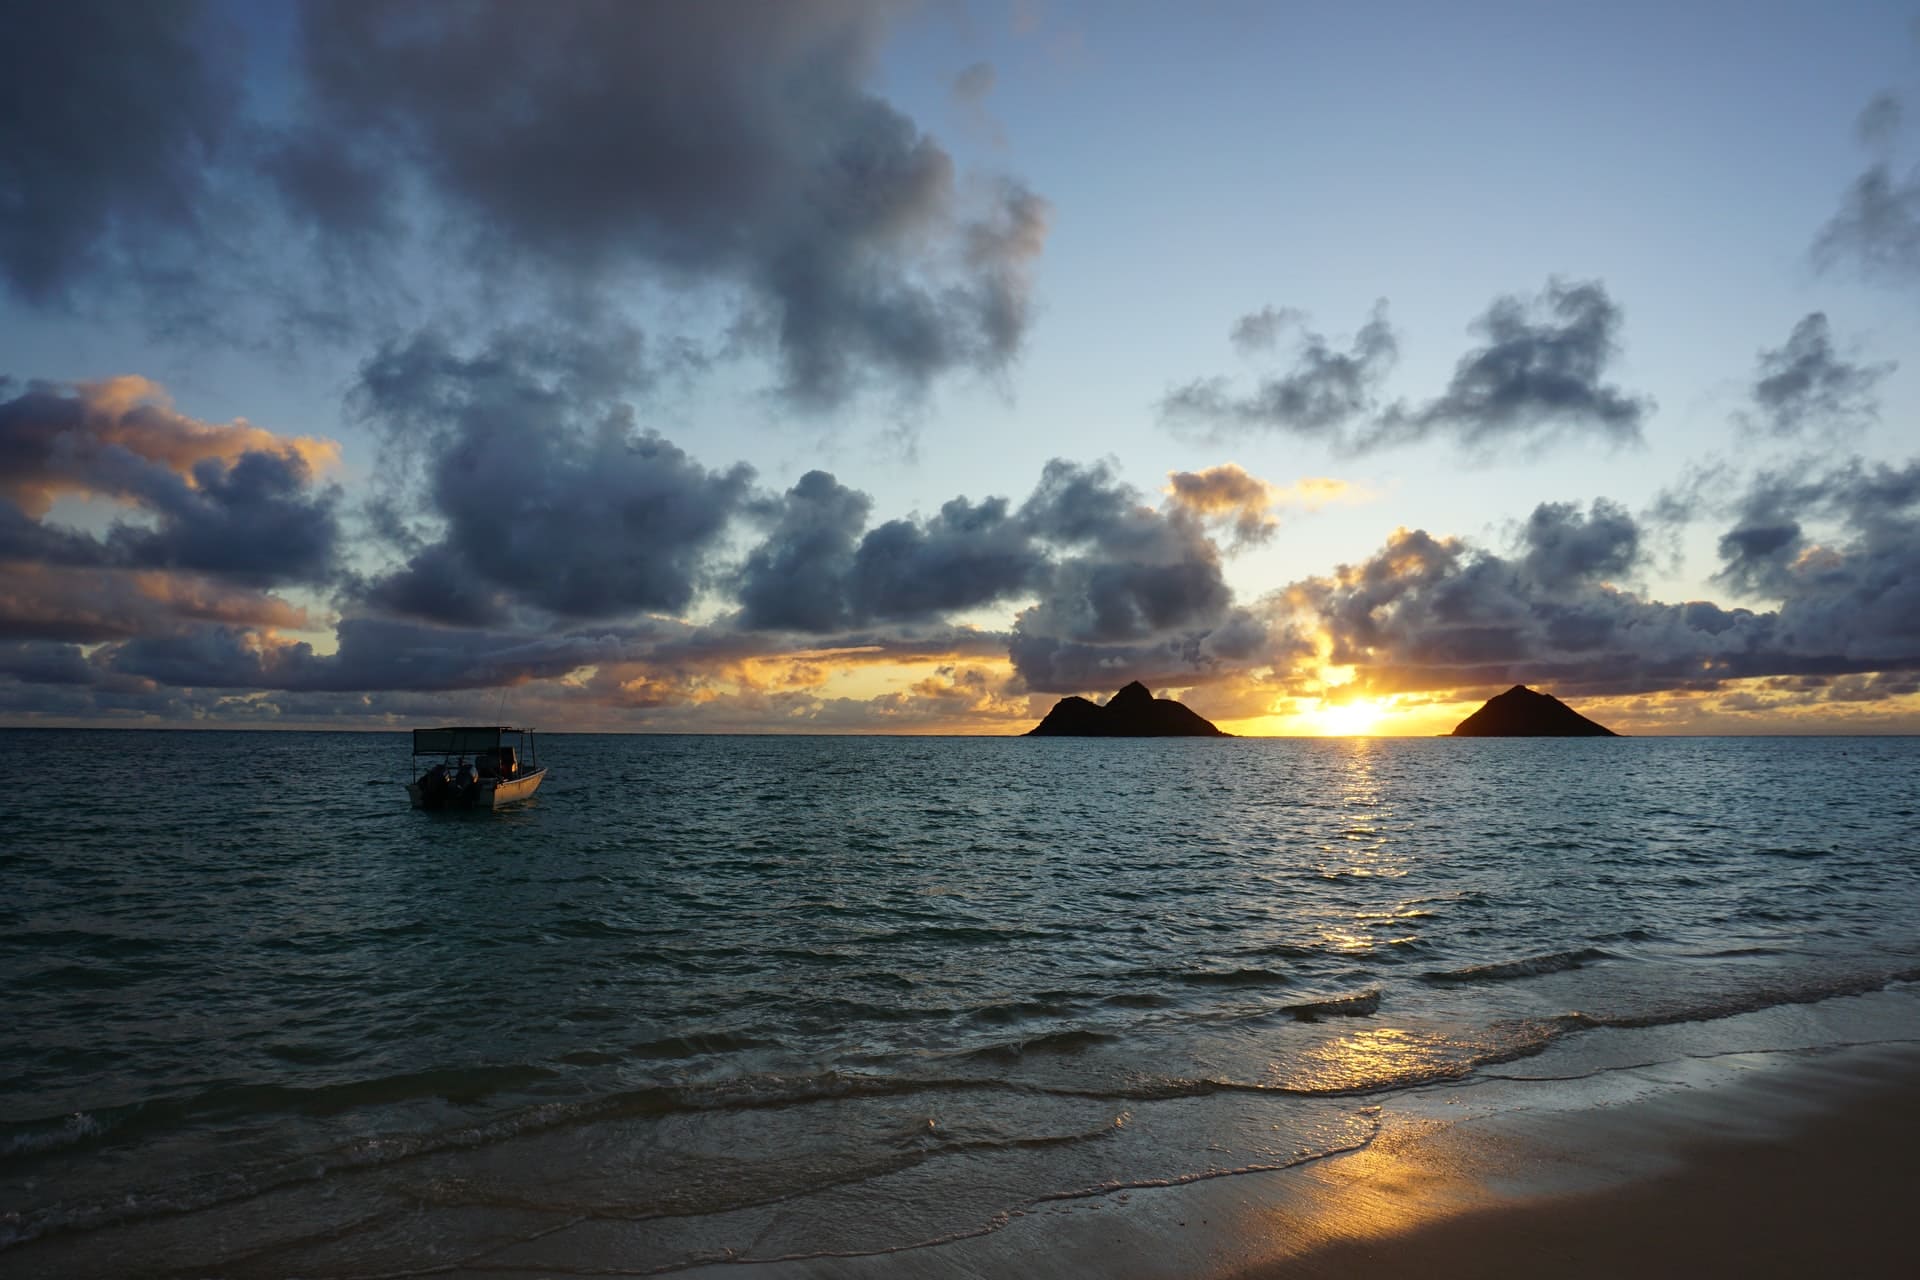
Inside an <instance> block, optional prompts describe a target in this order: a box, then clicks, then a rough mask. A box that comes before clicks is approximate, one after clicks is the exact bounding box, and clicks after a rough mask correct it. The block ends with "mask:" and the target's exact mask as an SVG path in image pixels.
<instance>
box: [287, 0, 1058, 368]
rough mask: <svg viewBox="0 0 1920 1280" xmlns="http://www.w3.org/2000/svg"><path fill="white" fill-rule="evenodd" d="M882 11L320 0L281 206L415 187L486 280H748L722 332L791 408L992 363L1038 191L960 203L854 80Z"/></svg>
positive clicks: (946, 173)
mask: <svg viewBox="0 0 1920 1280" xmlns="http://www.w3.org/2000/svg"><path fill="white" fill-rule="evenodd" d="M893 8H894V6H892V5H890V4H879V3H868V4H861V3H847V2H845V0H782V2H781V3H721V4H710V5H696V6H688V7H676V8H672V9H669V10H666V11H661V10H658V9H654V8H646V7H638V6H633V5H625V4H615V3H582V4H576V5H569V6H566V7H565V8H564V9H562V10H559V11H549V10H535V9H532V8H529V7H527V6H524V5H518V4H511V3H498V4H482V5H477V6H469V7H466V8H462V9H460V10H459V11H458V12H457V13H456V12H455V11H451V10H447V9H445V8H443V7H440V6H436V5H430V4H404V3H402V4H353V3H320V4H311V5H308V6H306V7H305V8H304V9H303V17H304V21H303V24H302V25H303V31H304V42H303V45H302V49H303V55H304V58H303V69H304V72H305V83H306V92H307V98H306V102H307V106H308V109H307V110H306V111H305V112H304V113H303V114H302V116H301V117H300V118H299V119H298V120H296V121H295V122H294V123H293V124H292V125H291V126H290V127H289V128H288V130H287V131H286V134H285V137H284V140H283V144H282V147H281V150H280V151H279V152H278V158H277V165H276V168H275V170H274V172H275V174H276V176H277V178H278V180H279V191H280V195H281V197H282V199H283V201H284V202H285V204H286V205H287V207H288V208H289V209H290V210H291V211H292V212H293V214H294V216H296V217H297V218H299V219H302V220H304V221H305V222H306V223H308V224H310V225H312V226H314V227H315V228H317V229H318V230H319V232H320V233H321V234H322V235H323V236H327V237H338V238H348V237H354V236H364V235H366V234H368V233H369V232H370V231H372V230H376V229H378V228H379V227H381V226H383V225H386V224H388V223H390V222H392V221H393V220H394V219H395V218H398V217H399V216H400V214H399V213H398V212H396V211H400V210H404V209H406V208H407V207H408V206H409V204H410V202H415V201H417V200H419V199H422V198H424V199H426V200H428V201H429V202H430V204H429V205H428V206H427V207H429V208H433V209H437V210H438V211H439V212H440V213H442V214H444V215H446V216H447V217H449V218H451V219H452V222H453V225H454V226H455V227H457V228H459V229H460V230H461V231H462V232H463V233H464V246H463V252H464V254H465V257H466V259H467V263H468V264H469V265H470V266H471V267H472V268H474V269H475V270H476V271H479V272H482V273H486V274H497V273H506V275H507V276H509V277H511V276H512V275H513V274H514V273H518V272H522V271H536V272H540V273H543V274H551V273H559V274H560V275H561V276H562V277H563V278H565V279H568V280H570V281H572V282H573V283H574V285H575V286H577V287H582V288H590V289H591V288H598V287H601V286H604V285H607V284H608V283H610V282H612V281H633V280H644V281H649V282H653V283H656V284H664V285H666V286H668V287H669V288H678V287H683V286H686V285H689V284H710V285H715V284H717V285H721V286H724V287H726V288H728V289H731V290H736V291H740V292H741V293H742V295H743V296H744V298H745V299H746V312H745V316H744V319H745V320H746V323H744V324H740V325H737V326H736V328H735V332H736V334H737V335H741V336H744V337H747V338H749V339H750V340H753V341H756V342H764V343H766V344H769V345H770V346H771V348H772V350H773V352H774V354H775V355H776V357H777V359H778V361H779V365H780V368H781V373H782V388H783V390H784V391H785V392H786V393H787V394H788V395H789V397H791V398H792V399H793V400H795V401H796V402H800V403H803V404H808V405H815V406H821V405H830V404H834V403H837V402H838V401H840V400H842V399H844V398H845V397H847V396H848V395H851V394H853V393H854V392H855V391H857V390H858V389H859V388H860V387H861V386H863V385H865V384H867V383H868V382H869V381H873V380H878V381H880V382H882V383H886V384H890V385H893V386H898V387H904V388H906V389H908V390H910V391H917V390H919V389H921V388H924V387H925V386H926V385H927V384H928V383H929V382H930V381H931V380H932V379H933V378H935V377H937V376H939V375H941V374H943V373H947V372H950V371H954V370H958V369H968V368H971V369H984V370H992V369H997V368H999V367H1000V366H1001V365H1002V364H1004V362H1005V361H1006V360H1008V359H1010V358H1011V357H1012V355H1013V354H1014V353H1015V351H1016V350H1017V349H1018V347H1019V344H1020V341H1021V339H1022V337H1023V336H1024V333H1025V329H1026V325H1027V291H1028V273H1029V268H1030V266H1031V263H1032V261H1033V259H1034V258H1035V257H1036V256H1037V254H1038V253H1039V251H1040V248H1041V245H1042V243H1043V242H1044V238H1045V224H1046V206H1045V202H1044V201H1042V200H1040V199H1039V198H1038V197H1036V196H1034V195H1033V194H1032V193H1031V192H1030V191H1028V190H1027V189H1026V188H1025V187H1024V186H1022V185H1021V184H1019V183H1018V182H1015V181H1012V180H1004V181H1001V182H998V183H991V184H986V185H985V186H984V187H983V188H982V189H981V192H982V193H981V194H980V196H979V198H978V200H977V201H975V200H970V199H968V198H967V197H965V196H964V195H963V194H962V191H961V188H960V185H959V184H958V183H957V182H956V174H955V166H954V162H953V159H952V157H951V156H950V155H949V154H948V153H947V152H946V151H945V150H944V149H943V148H942V147H941V146H940V145H939V143H938V142H936V141H935V140H934V139H933V138H931V137H930V136H928V135H927V134H925V133H923V132H922V131H921V130H920V129H919V128H918V127H917V126H916V125H915V124H914V122H913V121H912V120H910V119H908V118H907V117H906V116H905V115H903V114H902V113H901V112H899V111H898V110H897V109H895V108H894V107H893V106H892V105H890V104H889V103H888V102H887V101H885V100H884V99H882V98H880V97H878V96H876V95H874V94H873V93H871V92H869V91H868V90H867V89H866V87H865V85H866V82H867V81H868V79H869V78H870V76H871V74H872V70H873V64H874V61H875V57H876V53H877V49H878V46H879V44H880V41H881V39H882V38H883V37H884V35H885V34H886V32H887V28H888V25H889V22H890V19H891V10H892V9H893ZM476 84H485V85H487V86H488V92H487V93H486V94H484V95H480V96H478V97H476V95H475V94H474V93H473V86H474V85H476ZM338 175H348V176H351V178H352V182H350V183H348V184H346V187H345V189H346V190H348V191H350V192H352V193H353V195H352V198H351V199H348V200H341V199H339V198H338V197H337V196H336V195H334V194H332V193H336V192H338V191H340V190H342V184H341V182H340V181H339V180H338ZM322 179H324V180H322Z"/></svg>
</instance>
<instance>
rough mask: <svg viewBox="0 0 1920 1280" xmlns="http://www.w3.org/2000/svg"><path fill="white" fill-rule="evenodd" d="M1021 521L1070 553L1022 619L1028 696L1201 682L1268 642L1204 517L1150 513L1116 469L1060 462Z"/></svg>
mask: <svg viewBox="0 0 1920 1280" xmlns="http://www.w3.org/2000/svg"><path fill="white" fill-rule="evenodd" d="M1020 518H1021V520H1022V521H1023V522H1025V524H1026V525H1027V527H1028V528H1029V529H1031V530H1032V531H1033V533H1034V536H1035V537H1037V538H1040V539H1043V540H1045V541H1047V542H1050V543H1052V544H1054V545H1055V546H1056V547H1058V548H1059V549H1060V550H1061V552H1062V554H1061V556H1060V557H1059V558H1058V559H1057V560H1056V561H1055V563H1054V566H1053V571H1052V573H1051V574H1050V576H1049V578H1048V581H1047V584H1046V586H1045V588H1044V589H1043V590H1042V592H1041V594H1040V598H1039V599H1038V601H1037V602H1036V603H1034V604H1033V605H1031V606H1029V607H1028V608H1026V609H1024V610H1022V611H1021V612H1020V614H1019V615H1018V617H1017V618H1016V619H1015V621H1014V635H1013V640H1012V642H1011V644H1010V645H1009V649H1008V656H1009V657H1010V658H1011V659H1012V661H1013V666H1014V670H1015V671H1016V672H1017V673H1018V674H1019V676H1020V678H1021V679H1022V680H1023V681H1024V682H1025V684H1026V686H1027V688H1029V689H1031V690H1034V691H1035V692H1053V693H1077V692H1081V691H1084V690H1088V689H1100V688H1105V687H1106V686H1107V685H1109V684H1110V683H1113V684H1114V687H1118V684H1120V683H1125V681H1126V680H1128V679H1140V680H1146V681H1148V682H1149V683H1150V684H1161V685H1164V684H1179V685H1190V684H1199V683H1204V682H1206V681H1208V680H1211V679H1216V678H1219V676H1220V675H1221V674H1222V673H1223V672H1224V671H1225V670H1226V669H1227V667H1226V665H1225V664H1236V665H1245V664H1246V660H1248V659H1250V658H1252V657H1253V656H1254V655H1255V654H1256V653H1257V652H1258V651H1259V650H1260V649H1261V646H1262V645H1264V644H1265V643H1266V641H1267V631H1266V627H1265V626H1264V624H1262V623H1261V622H1260V621H1259V620H1258V619H1257V618H1255V617H1254V616H1253V615H1252V614H1251V613H1249V612H1248V611H1247V610H1245V609H1241V608H1237V607H1236V606H1235V604H1234V600H1233V592H1232V589H1231V588H1229V587H1228V586H1227V584H1226V581H1225V579H1224V578H1223V577H1222V576H1221V570H1220V557H1219V552H1218V549H1217V548H1216V547H1215V546H1214V544H1213V542H1212V540H1211V539H1210V538H1208V537H1207V535H1206V532H1205V530H1204V528H1203V527H1202V525H1201V524H1200V522H1199V521H1198V520H1197V519H1196V518H1195V517H1194V515H1193V514H1192V513H1191V512H1190V511H1188V510H1187V509H1186V508H1185V507H1182V506H1180V505H1178V504H1175V503H1170V504H1169V505H1168V506H1167V508H1166V509H1164V510H1155V509H1154V508H1152V507H1150V506H1147V505H1146V504H1145V503H1144V502H1143V501H1142V500H1141V495H1140V494H1139V493H1138V492H1136V491H1135V490H1133V489H1132V488H1131V487H1129V486H1127V485H1124V484H1122V483H1120V482H1119V481H1118V480H1117V478H1116V477H1115V476H1114V475H1113V473H1112V471H1111V469H1110V468H1108V467H1107V466H1106V465H1105V464H1096V465H1093V466H1079V465H1076V464H1074V463H1070V462H1067V461H1065V460H1063V459H1055V460H1054V461H1052V462H1049V463H1048V464H1047V466H1046V468H1045V470H1044V471H1043V473H1042V475H1041V479H1040V484H1039V485H1038V487H1037V488H1036V489H1035V490H1034V493H1033V495H1032V496H1031V497H1029V498H1028V499H1027V501H1026V503H1025V504H1024V505H1023V506H1022V507H1021V509H1020ZM1122 673H1125V674H1124V675H1123V678H1122V679H1121V680H1119V681H1118V682H1117V683H1116V682H1115V681H1114V677H1115V676H1116V675H1117V674H1122Z"/></svg>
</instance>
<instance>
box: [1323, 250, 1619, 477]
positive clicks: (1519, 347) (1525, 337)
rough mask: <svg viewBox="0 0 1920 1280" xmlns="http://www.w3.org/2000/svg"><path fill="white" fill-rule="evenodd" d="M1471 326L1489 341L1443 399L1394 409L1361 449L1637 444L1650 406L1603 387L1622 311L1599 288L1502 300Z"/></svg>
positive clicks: (1458, 370)
mask: <svg viewBox="0 0 1920 1280" xmlns="http://www.w3.org/2000/svg"><path fill="white" fill-rule="evenodd" d="M1473 327H1474V329H1475V331H1476V332H1478V333H1480V334H1481V335H1482V336H1483V337H1485V339H1486V343H1485V345H1483V346H1481V347H1478V348H1476V349H1475V350H1473V351H1470V352H1468V353H1467V354H1466V355H1464V356H1462V357H1461V358H1460V361H1459V363H1458V364H1456V365H1455V366H1454V371H1453V379H1452V381H1450V382H1449V383H1448V384H1447V389H1446V391H1444V392H1443V393H1442V394H1441V395H1440V396H1439V397H1438V398H1437V399H1434V400H1432V401H1429V402H1428V403H1427V404H1425V405H1422V406H1420V407H1418V408H1415V409H1407V408H1403V407H1398V406H1396V407H1395V408H1394V409H1393V410H1391V411H1389V412H1388V413H1387V414H1385V415H1384V416H1383V417H1382V418H1381V419H1380V421H1379V422H1378V423H1376V424H1375V425H1374V427H1373V428H1372V429H1371V431H1369V432H1368V433H1367V434H1366V435H1364V436H1363V437H1361V438H1360V439H1359V440H1358V441H1356V447H1358V448H1362V449H1370V448H1377V447H1381V446H1384V445H1390V444H1401V443H1407V442H1412V441H1418V440H1424V439H1428V438H1431V437H1435V436H1439V437H1444V438H1447V439H1451V440H1453V441H1454V442H1455V443H1457V444H1459V445H1461V446H1463V447H1465V448H1467V449H1470V450H1479V449H1486V448H1493V447H1495V446H1500V445H1534V444H1544V443H1546V442H1547V441H1549V440H1551V439H1553V438H1554V437H1556V436H1562V435H1583V434H1584V435H1592V436H1597V437H1599V438H1600V439H1603V440H1606V441H1608V442H1610V443H1613V444H1624V443H1630V442H1633V441H1637V440H1638V439H1639V438H1640V424H1641V421H1642V420H1643V419H1644V418H1645V416H1646V415H1647V413H1648V412H1650V410H1651V409H1652V401H1651V400H1649V399H1647V398H1646V397H1644V396H1635V395H1631V394H1628V393H1626V392H1624V391H1622V390H1621V389H1620V388H1618V387H1616V386H1612V385H1610V384H1608V383H1607V382H1606V381H1605V378H1606V374H1607V366H1608V365H1609V364H1610V363H1611V361H1612V359H1613V357H1614V354H1615V352H1616V350H1617V348H1618V335H1619V330H1620V308H1619V307H1618V306H1617V305H1615V303H1614V301H1613V299H1612V298H1610V297H1608V296H1607V291H1606V289H1605V288H1604V287H1603V286H1601V285H1600V284H1599V283H1598V282H1596V281H1585V282H1578V283H1571V284H1570V283H1568V282H1566V281H1563V280H1553V281H1550V282H1549V283H1548V284H1547V287H1546V290H1545V291H1544V292H1543V293H1541V295H1540V296H1539V297H1538V298H1536V299H1535V300H1534V301H1533V302H1532V304H1531V305H1529V304H1527V303H1525V302H1523V301H1522V300H1521V299H1519V298H1516V297H1504V298H1498V299H1495V301H1494V302H1493V304H1492V305H1491V306H1489V307H1488V308H1487V311H1486V313H1485V314H1484V315H1482V316H1481V317H1480V318H1479V319H1478V320H1477V321H1475V322H1474V326H1473Z"/></svg>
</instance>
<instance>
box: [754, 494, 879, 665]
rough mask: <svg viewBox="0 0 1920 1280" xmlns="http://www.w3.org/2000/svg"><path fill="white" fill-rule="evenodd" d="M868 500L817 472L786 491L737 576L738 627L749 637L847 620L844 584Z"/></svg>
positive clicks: (826, 628)
mask: <svg viewBox="0 0 1920 1280" xmlns="http://www.w3.org/2000/svg"><path fill="white" fill-rule="evenodd" d="M872 507H873V501H872V499H870V498H868V497H867V495H866V494H864V493H860V492H858V491H857V490H854V489H849V488H847V487H846V486H845V485H843V484H841V483H840V482H839V481H837V480H835V479H834V478H833V477H832V476H831V475H829V474H827V473H826V472H824V471H809V472H807V474H806V475H804V476H801V477H800V483H798V484H796V485H794V486H793V488H792V489H790V490H788V491H787V494H786V496H785V499H784V500H783V501H782V502H781V504H780V507H779V515H778V517H777V519H776V520H775V523H774V527H773V530H772V532H771V533H769V534H768V535H767V539H766V541H764V542H762V543H761V544H760V545H759V546H757V547H755V548H754V549H753V550H752V552H750V553H749V554H748V556H747V561H746V564H745V565H744V566H742V568H741V571H740V584H739V597H740V621H741V625H742V626H745V627H748V628H750V629H755V630H768V629H785V630H793V631H813V632H820V631H833V630H836V629H838V628H841V627H845V626H847V625H848V623H849V622H851V621H852V617H851V610H850V608H849V606H848V602H847V588H846V584H847V578H848V575H849V574H850V573H851V572H852V570H853V556H854V544H855V540H856V539H857V538H858V537H859V535H860V530H861V529H862V528H864V527H865V526H866V523H867V512H868V511H870V510H871V509H872Z"/></svg>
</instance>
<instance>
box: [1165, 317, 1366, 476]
mask: <svg viewBox="0 0 1920 1280" xmlns="http://www.w3.org/2000/svg"><path fill="white" fill-rule="evenodd" d="M1297 322H1298V313H1297V312H1293V311H1276V310H1275V309H1273V308H1271V307H1268V308H1265V309H1264V310H1261V311H1258V312H1255V313H1253V314H1252V315H1248V316H1243V317H1241V318H1240V320H1239V321H1238V322H1236V323H1235V325H1234V328H1233V341H1234V344H1235V345H1236V346H1238V347H1240V348H1241V349H1242V350H1260V349H1264V348H1268V347H1272V346H1273V345H1275V344H1276V343H1277V342H1278V336H1279V334H1280V332H1281V331H1282V330H1283V329H1285V328H1288V327H1292V326H1293V325H1294V324H1296V323H1297ZM1399 350H1400V348H1399V342H1398V339H1396V338H1395V336H1394V333H1393V328H1392V326H1391V325H1389V324H1388V323H1387V315H1386V303H1385V302H1384V301H1383V302H1380V303H1376V304H1375V306H1374V309H1373V314H1372V316H1371V317H1370V318H1369V319H1368V321H1367V323H1366V324H1365V325H1363V326H1362V327H1361V329H1360V331H1359V333H1357V334H1355V335H1354V338H1353V343H1352V346H1351V348H1350V349H1349V350H1347V351H1345V352H1341V351H1335V350H1334V349H1333V347H1332V346H1331V345H1330V344H1329V343H1328V342H1327V340H1326V338H1324V337H1322V336H1321V335H1320V334H1318V333H1314V332H1312V331H1310V330H1304V329H1303V330H1302V331H1301V334H1300V341H1299V345H1298V348H1297V350H1296V352H1295V356H1294V365H1293V367H1292V368H1291V369H1290V370H1288V371H1287V372H1285V373H1283V374H1279V375H1276V376H1273V377H1269V378H1264V379H1262V380H1261V381H1260V382H1259V384H1258V385H1257V386H1256V387H1255V388H1254V389H1253V391H1252V392H1250V393H1248V394H1246V395H1243V396H1242V395H1235V394H1234V393H1233V391H1232V389H1231V387H1230V386H1229V384H1228V383H1227V381H1226V379H1224V378H1202V379H1197V380H1195V381H1193V382H1189V383H1187V384H1186V385H1185V386H1183V387H1178V388H1175V389H1174V390H1172V391H1170V392H1168V393H1167V394H1166V396H1164V397H1163V398H1162V399H1161V402H1160V413H1161V416H1162V417H1164V418H1167V419H1170V420H1173V421H1176V422H1196V423H1205V424H1207V425H1210V426H1213V427H1217V428H1221V429H1225V430H1237V431H1255V430H1270V431H1287V432H1291V433H1293V434H1296V435H1304V436H1312V437H1319V438H1322V439H1326V440H1329V441H1332V442H1334V443H1336V444H1343V443H1344V435H1343V433H1344V431H1345V429H1346V427H1347V426H1348V425H1349V424H1350V423H1353V422H1355V421H1358V420H1360V419H1362V418H1364V417H1366V416H1367V415H1369V414H1370V413H1372V412H1373V410H1374V409H1375V407H1376V402H1377V394H1378V389H1379V386H1380V383H1381V381H1382V380H1383V379H1384V378H1385V377H1386V375H1387V374H1388V373H1389V372H1390V371H1391V370H1392V368H1393V364H1394V361H1395V360H1396V359H1397V358H1398V356H1399Z"/></svg>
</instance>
